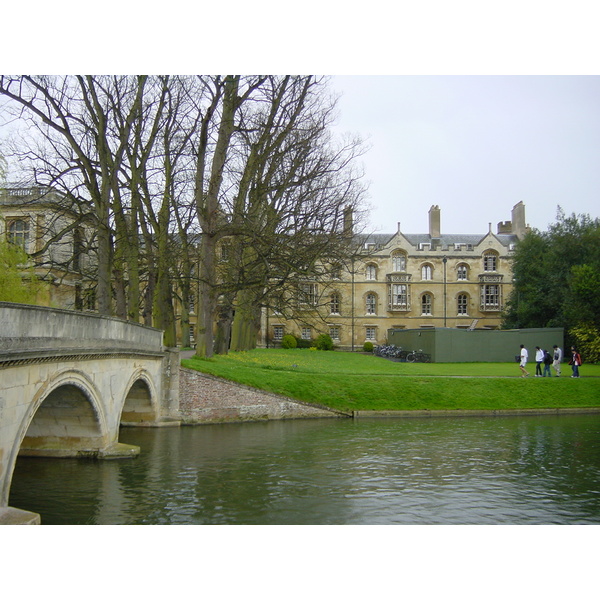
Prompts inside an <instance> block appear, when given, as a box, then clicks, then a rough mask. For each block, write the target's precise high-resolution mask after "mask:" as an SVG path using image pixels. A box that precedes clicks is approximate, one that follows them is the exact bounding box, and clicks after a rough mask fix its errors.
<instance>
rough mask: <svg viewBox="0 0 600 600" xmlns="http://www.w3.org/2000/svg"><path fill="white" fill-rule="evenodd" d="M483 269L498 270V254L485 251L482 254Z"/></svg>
mask: <svg viewBox="0 0 600 600" xmlns="http://www.w3.org/2000/svg"><path fill="white" fill-rule="evenodd" d="M483 270H484V271H497V270H498V255H497V254H496V253H495V252H486V253H485V254H484V255H483Z"/></svg>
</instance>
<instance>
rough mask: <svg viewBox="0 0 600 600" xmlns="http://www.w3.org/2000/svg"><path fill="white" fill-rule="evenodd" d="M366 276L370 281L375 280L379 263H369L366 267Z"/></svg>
mask: <svg viewBox="0 0 600 600" xmlns="http://www.w3.org/2000/svg"><path fill="white" fill-rule="evenodd" d="M365 278H366V279H368V280H370V281H375V280H376V279H377V265H374V264H369V265H367V268H366V269H365Z"/></svg>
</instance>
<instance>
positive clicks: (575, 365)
mask: <svg viewBox="0 0 600 600" xmlns="http://www.w3.org/2000/svg"><path fill="white" fill-rule="evenodd" d="M569 364H570V365H571V369H573V375H571V377H574V378H577V377H579V367H580V366H581V355H580V354H579V352H577V348H575V346H571V362H569Z"/></svg>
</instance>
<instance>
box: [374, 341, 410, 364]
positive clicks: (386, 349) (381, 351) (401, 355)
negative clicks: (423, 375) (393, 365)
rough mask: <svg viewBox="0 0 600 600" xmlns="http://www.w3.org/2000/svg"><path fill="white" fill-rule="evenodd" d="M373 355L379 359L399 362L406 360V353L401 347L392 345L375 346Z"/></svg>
mask: <svg viewBox="0 0 600 600" xmlns="http://www.w3.org/2000/svg"><path fill="white" fill-rule="evenodd" d="M373 354H374V355H375V356H380V357H381V358H396V359H400V360H406V355H407V354H408V352H407V351H406V350H402V347H401V346H395V345H394V344H389V345H385V344H384V345H381V346H375V347H374V348H373Z"/></svg>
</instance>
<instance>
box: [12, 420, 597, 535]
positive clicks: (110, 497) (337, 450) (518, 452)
mask: <svg viewBox="0 0 600 600" xmlns="http://www.w3.org/2000/svg"><path fill="white" fill-rule="evenodd" d="M599 433H600V416H595V415H592V416H590V415H585V416H561V417H526V418H517V417H506V418H463V419H407V420H402V419H385V420H381V419H372V420H358V421H352V420H335V421H332V420H319V421H313V420H307V421H287V422H267V423H253V424H240V425H210V426H199V427H184V428H181V429H156V430H148V429H123V430H122V432H121V439H120V441H122V442H125V443H129V444H136V445H139V446H140V447H141V448H142V452H141V454H140V456H139V457H138V458H137V459H135V460H128V461H105V462H80V461H76V460H71V459H65V460H52V459H38V458H22V459H19V462H18V465H17V470H16V471H15V476H14V478H13V486H12V489H11V498H10V505H11V506H16V507H19V508H23V509H26V510H32V511H35V512H39V513H40V514H41V515H42V523H45V524H51V523H96V524H109V523H110V524H152V523H160V524H495V523H497V524H541V523H544V524H558V523H564V524H577V523H600V435H599Z"/></svg>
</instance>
